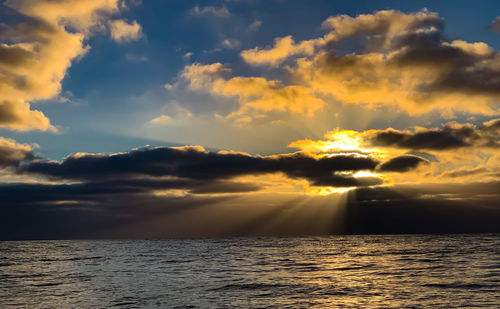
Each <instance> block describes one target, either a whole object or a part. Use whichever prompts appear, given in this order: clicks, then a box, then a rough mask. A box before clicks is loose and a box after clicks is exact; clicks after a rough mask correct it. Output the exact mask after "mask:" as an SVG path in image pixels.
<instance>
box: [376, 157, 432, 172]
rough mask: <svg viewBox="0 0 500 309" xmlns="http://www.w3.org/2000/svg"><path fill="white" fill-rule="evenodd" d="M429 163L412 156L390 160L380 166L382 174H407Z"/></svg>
mask: <svg viewBox="0 0 500 309" xmlns="http://www.w3.org/2000/svg"><path fill="white" fill-rule="evenodd" d="M428 163H429V161H427V160H425V159H423V158H421V157H417V156H412V155H404V156H399V157H395V158H392V159H390V160H389V161H387V162H384V163H382V164H381V165H379V166H378V169H379V170H380V171H382V172H407V171H410V170H412V169H415V168H417V166H418V165H420V164H428Z"/></svg>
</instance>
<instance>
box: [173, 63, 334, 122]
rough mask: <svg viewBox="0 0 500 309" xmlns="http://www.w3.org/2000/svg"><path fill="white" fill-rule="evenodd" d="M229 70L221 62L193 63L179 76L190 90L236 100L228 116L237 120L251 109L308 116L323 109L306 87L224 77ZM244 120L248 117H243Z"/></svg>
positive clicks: (254, 79) (260, 79)
mask: <svg viewBox="0 0 500 309" xmlns="http://www.w3.org/2000/svg"><path fill="white" fill-rule="evenodd" d="M230 72H231V70H230V69H229V68H227V67H226V66H224V65H222V64H221V63H213V64H210V65H202V64H199V63H194V64H192V65H188V66H186V67H185V68H184V71H183V72H182V74H181V76H182V77H183V78H184V79H185V80H187V81H188V83H189V86H190V88H191V89H192V90H204V91H207V92H209V93H211V94H213V95H216V96H222V97H229V98H231V97H233V98H237V99H238V102H239V104H240V108H239V109H238V110H237V111H235V112H233V113H232V114H230V115H229V117H232V118H236V119H237V120H238V119H239V120H241V119H248V118H244V117H245V115H246V114H248V113H249V111H251V110H257V111H264V112H269V111H281V112H290V113H297V114H304V115H307V116H312V115H314V113H315V112H316V111H318V110H320V109H322V108H323V106H324V105H325V103H324V101H323V100H322V99H320V98H318V97H316V96H315V95H314V94H313V93H312V91H311V90H310V89H308V88H306V87H303V86H298V85H290V86H286V85H283V84H282V83H281V82H279V81H276V80H267V79H265V78H262V77H233V78H229V79H228V78H224V75H225V74H228V73H230ZM246 117H248V116H246Z"/></svg>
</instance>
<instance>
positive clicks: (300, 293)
mask: <svg viewBox="0 0 500 309" xmlns="http://www.w3.org/2000/svg"><path fill="white" fill-rule="evenodd" d="M499 306H500V235H441V236H430V235H420V236H332V237H316V238H312V237H309V238H245V239H204V240H143V241H142V240H130V241H20V242H0V308H108V307H123V308H154V307H160V308H235V307H250V308H310V307H313V308H314V307H315V308H462V307H473V308H479V307H481V308H500V307H499Z"/></svg>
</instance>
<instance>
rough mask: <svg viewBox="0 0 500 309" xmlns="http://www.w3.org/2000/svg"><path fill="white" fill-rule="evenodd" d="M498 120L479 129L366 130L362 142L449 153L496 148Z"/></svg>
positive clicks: (454, 126) (456, 126) (451, 125)
mask: <svg viewBox="0 0 500 309" xmlns="http://www.w3.org/2000/svg"><path fill="white" fill-rule="evenodd" d="M499 140H500V120H499V119H494V120H490V121H488V122H485V123H483V124H482V125H481V126H480V127H478V128H477V127H475V126H473V125H471V124H465V125H460V124H456V123H449V124H445V125H443V126H442V127H441V128H433V129H419V130H417V131H408V130H394V129H386V130H370V131H369V133H368V134H367V135H366V137H365V141H366V142H367V143H369V144H371V145H373V146H381V147H397V148H405V149H412V150H450V149H457V148H463V147H498V146H499V145H500V144H499Z"/></svg>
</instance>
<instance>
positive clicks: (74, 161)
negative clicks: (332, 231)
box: [18, 146, 378, 183]
mask: <svg viewBox="0 0 500 309" xmlns="http://www.w3.org/2000/svg"><path fill="white" fill-rule="evenodd" d="M377 164H378V162H377V161H375V160H373V159H372V158H369V157H366V156H355V155H336V156H330V157H320V158H316V157H313V156H309V155H306V154H302V153H294V154H282V155H274V156H267V157H262V156H250V155H248V154H242V153H234V152H220V153H213V152H207V151H205V150H204V149H203V148H202V147H200V146H190V147H188V146H186V147H180V148H179V147H177V148H176V147H170V148H168V147H157V148H140V149H135V150H132V151H130V152H127V153H117V154H110V155H105V154H83V153H82V154H80V153H77V154H74V155H71V156H68V157H67V158H66V159H64V160H63V161H62V162H56V161H46V160H36V161H32V162H30V163H28V164H24V165H22V166H20V167H19V169H18V171H19V173H30V174H37V175H41V176H46V177H52V178H59V179H79V180H97V179H99V180H102V179H115V178H118V179H122V178H123V177H166V176H173V177H179V178H186V179H192V180H218V179H230V178H233V177H237V176H244V175H259V174H269V173H283V174H286V175H287V176H288V177H291V178H304V179H308V180H311V181H312V182H313V183H314V181H316V180H319V179H321V180H323V181H324V180H327V179H332V181H338V180H339V179H340V178H341V177H342V176H344V175H345V176H346V177H345V178H349V177H350V175H349V174H335V173H338V172H355V171H359V170H373V169H374V168H375V167H376V166H377ZM339 183H340V181H339Z"/></svg>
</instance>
